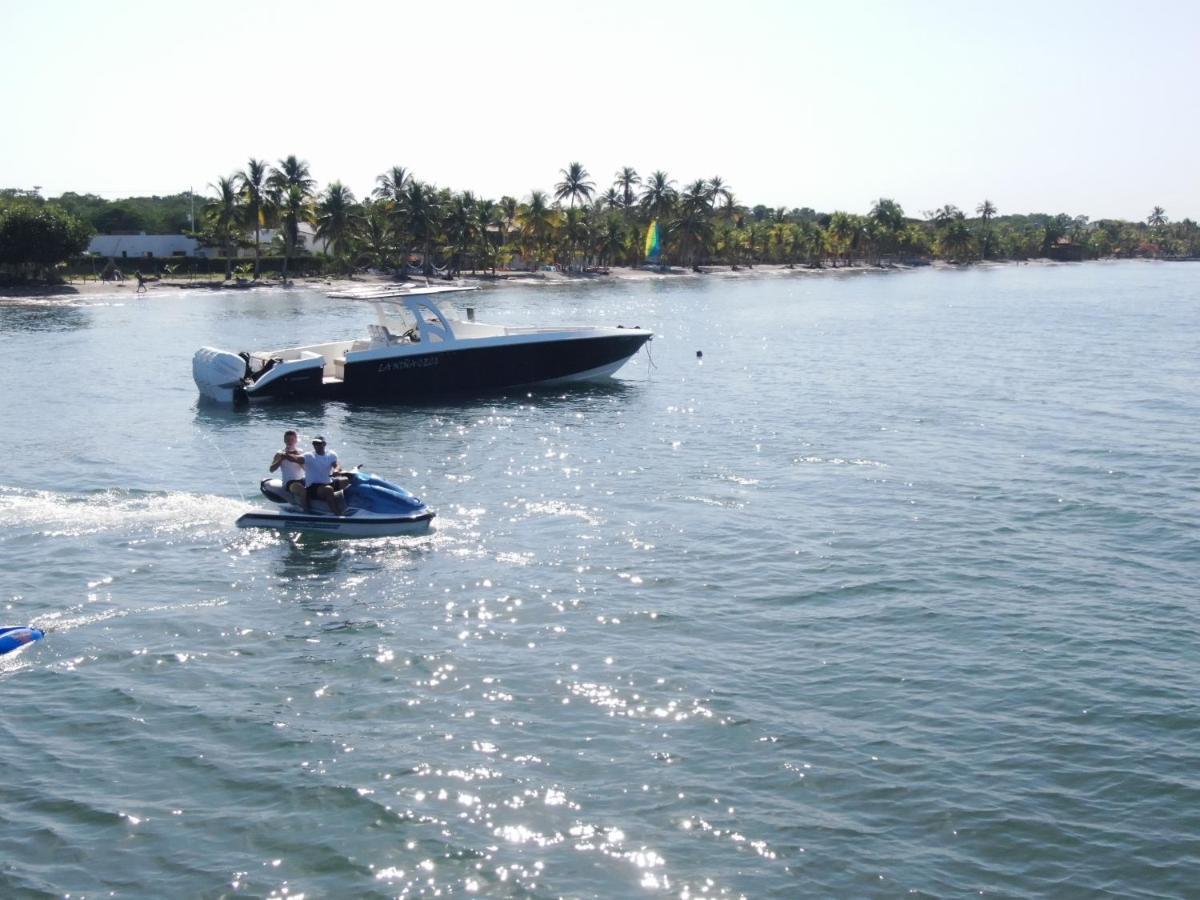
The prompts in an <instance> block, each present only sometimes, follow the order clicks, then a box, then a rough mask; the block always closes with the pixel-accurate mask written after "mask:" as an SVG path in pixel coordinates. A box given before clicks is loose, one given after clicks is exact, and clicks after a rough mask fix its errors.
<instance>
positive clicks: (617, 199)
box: [600, 187, 622, 209]
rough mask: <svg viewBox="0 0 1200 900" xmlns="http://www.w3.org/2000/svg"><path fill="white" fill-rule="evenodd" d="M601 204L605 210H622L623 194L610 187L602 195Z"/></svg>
mask: <svg viewBox="0 0 1200 900" xmlns="http://www.w3.org/2000/svg"><path fill="white" fill-rule="evenodd" d="M600 203H601V205H602V206H603V207H604V208H605V209H620V208H621V206H622V200H621V192H620V191H618V190H617V189H616V188H615V187H610V188H609V189H608V190H607V191H605V192H604V193H603V194H601V195H600Z"/></svg>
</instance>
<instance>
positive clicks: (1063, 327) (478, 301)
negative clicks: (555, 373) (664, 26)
mask: <svg viewBox="0 0 1200 900" xmlns="http://www.w3.org/2000/svg"><path fill="white" fill-rule="evenodd" d="M1197 272H1200V270H1197V269H1195V268H1194V267H1190V266H1189V265H1188V264H1160V265H1152V264H1142V263H1123V264H1089V265H1082V266H1054V267H1037V266H1029V267H1009V268H999V269H993V270H970V271H962V272H934V271H918V272H911V273H901V274H876V275H864V276H856V277H813V276H809V275H804V274H797V275H794V276H781V277H762V278H748V279H721V278H705V279H691V278H684V279H680V280H678V281H675V282H667V283H652V284H625V283H619V282H613V283H608V284H605V283H595V284H587V285H578V286H567V287H553V286H545V287H536V288H535V287H531V288H505V289H495V290H486V291H483V292H481V293H480V294H479V295H476V296H475V297H474V298H473V300H472V302H473V305H476V306H478V308H479V318H480V319H482V320H484V321H497V322H514V323H523V324H550V323H555V322H595V323H603V324H617V323H621V324H628V325H633V324H637V325H642V326H645V327H650V328H652V329H653V330H654V331H655V332H656V338H655V340H654V342H653V344H652V345H651V347H652V351H651V353H646V352H643V353H641V354H639V356H638V357H636V358H635V359H634V360H633V361H632V362H631V364H630V365H628V366H627V367H626V368H625V369H623V370H622V371H621V373H620V375H619V378H618V379H617V380H615V381H614V382H613V383H611V384H608V385H600V386H589V387H582V388H580V389H578V390H570V391H563V390H557V391H553V392H548V393H538V392H518V393H514V394H513V395H512V396H490V397H476V398H466V399H461V400H455V401H445V400H440V401H439V400H436V399H432V400H431V401H430V403H428V404H424V405H419V406H410V407H392V406H386V405H375V404H370V405H367V404H364V405H348V404H341V403H327V404H317V405H311V406H286V405H279V406H259V407H255V408H252V409H250V410H237V411H232V410H222V409H214V408H208V407H200V406H198V405H197V403H196V397H195V389H194V386H193V385H192V383H191V378H190V359H191V354H192V352H193V351H194V350H195V349H196V348H198V347H200V346H202V345H213V346H221V347H226V348H229V349H233V350H240V349H249V348H254V347H259V346H281V345H287V344H289V343H302V342H311V341H316V340H322V339H334V338H343V337H351V336H354V335H356V334H357V333H358V332H359V331H361V330H362V329H363V328H364V327H365V321H364V320H363V319H362V314H363V310H362V309H361V308H359V306H358V305H356V304H339V303H337V302H335V301H331V300H327V299H326V298H324V297H323V296H322V295H321V294H320V293H319V292H317V291H316V290H311V289H300V290H294V291H289V292H281V291H245V292H211V293H209V292H206V293H201V292H191V291H180V292H177V293H171V292H168V291H165V290H161V291H156V292H151V294H150V295H142V296H138V297H133V296H130V295H129V294H128V292H126V294H125V295H123V296H119V297H113V298H103V299H99V300H93V299H75V300H72V301H70V302H68V303H59V302H57V301H37V302H28V301H22V302H20V303H11V304H10V303H4V304H0V345H2V346H0V350H2V351H3V352H0V373H2V377H3V380H4V384H5V385H7V386H14V385H19V386H20V389H19V390H11V389H10V390H9V391H8V392H7V395H6V400H7V403H8V413H9V415H8V419H9V422H10V424H11V423H16V424H17V426H18V427H17V428H16V430H15V431H10V435H9V437H10V443H9V446H10V450H11V451H12V452H13V453H14V454H15V457H16V459H17V463H16V464H15V465H12V466H10V467H8V469H7V474H6V475H5V476H3V477H2V478H0V552H2V553H3V554H4V561H5V565H4V567H3V572H4V574H3V589H2V590H0V607H2V608H3V610H4V616H5V622H4V623H3V624H25V623H27V622H33V623H37V624H42V625H44V626H45V627H46V628H47V630H48V634H47V636H46V638H45V639H44V640H43V641H41V642H39V643H38V644H36V645H32V646H29V647H27V648H25V649H24V650H22V651H21V652H20V653H19V654H16V655H14V656H8V657H4V658H3V660H0V687H2V689H3V692H4V696H5V701H6V715H5V717H4V718H3V720H2V721H3V725H2V726H0V727H2V728H3V735H4V738H5V740H4V742H3V744H2V745H0V764H2V765H3V766H4V769H5V772H6V778H5V779H4V786H3V787H0V791H3V800H4V802H3V804H2V805H0V860H3V861H4V862H3V866H4V873H5V878H6V883H7V885H8V889H9V890H11V891H13V892H15V895H17V896H23V895H32V896H39V895H55V896H61V895H64V894H68V893H70V894H72V895H77V894H81V893H82V894H86V895H87V896H93V895H100V894H102V893H103V894H108V893H109V892H112V893H113V894H114V895H116V896H140V895H145V894H146V893H147V891H148V890H150V889H151V886H153V891H154V892H156V893H158V894H159V895H162V896H217V895H222V894H228V895H231V896H237V895H245V896H264V897H267V896H274V897H285V896H286V897H290V898H295V897H297V896H299V895H301V894H304V895H306V896H312V897H316V896H378V897H388V896H434V895H437V892H439V891H440V892H441V893H442V895H449V894H457V895H461V894H468V895H473V896H481V897H497V896H501V897H527V896H529V897H534V896H536V897H543V896H580V897H583V896H594V897H614V896H639V895H646V896H671V897H686V898H700V897H734V896H769V897H780V898H783V897H795V896H809V895H817V896H893V895H896V894H901V893H916V894H919V895H925V896H953V895H961V894H966V893H972V894H976V895H978V894H999V895H1004V896H1029V897H1033V896H1046V895H1050V894H1055V893H1079V894H1098V893H1111V894H1119V895H1121V896H1130V897H1134V896H1145V897H1151V896H1182V895H1186V894H1187V893H1189V892H1190V891H1191V890H1192V886H1193V885H1194V884H1195V882H1196V879H1197V877H1198V876H1200V868H1198V864H1197V861H1196V857H1195V854H1194V836H1195V834H1196V833H1197V832H1198V831H1200V813H1197V810H1198V809H1200V791H1198V788H1197V786H1196V784H1195V777H1194V773H1195V772H1196V771H1197V768H1198V764H1200V760H1198V758H1197V751H1196V749H1195V748H1196V738H1197V737H1198V736H1200V718H1198V716H1197V713H1196V708H1195V704H1194V702H1193V701H1194V697H1195V696H1196V693H1197V690H1198V689H1200V679H1198V674H1197V668H1196V666H1195V664H1194V657H1195V647H1196V641H1197V637H1198V634H1197V624H1196V623H1197V615H1196V612H1197V609H1196V604H1197V591H1196V575H1197V571H1196V560H1197V559H1200V543H1198V542H1197V539H1196V530H1195V529H1196V524H1197V515H1196V510H1197V501H1198V500H1200V478H1198V476H1197V465H1196V464H1197V454H1196V451H1195V449H1194V445H1195V439H1194V431H1195V422H1196V421H1198V420H1200V416H1198V413H1200V403H1198V401H1197V396H1198V395H1197V386H1198V385H1200V354H1198V353H1197V350H1198V349H1200V347H1198V345H1197V340H1196V335H1197V334H1200V328H1198V326H1200V304H1198V303H1197V301H1198V299H1200V293H1198V291H1197V288H1196V278H1195V274H1196V273H1197ZM697 351H702V356H701V357H698V356H697ZM289 427H295V428H298V429H299V430H300V431H301V432H302V433H303V434H304V435H306V436H308V435H313V434H317V433H324V434H327V435H329V437H330V441H331V445H332V446H333V447H334V449H335V450H337V452H338V453H339V456H340V457H341V459H342V460H343V462H345V463H347V464H350V465H353V464H357V463H364V464H366V465H367V467H368V468H369V469H371V470H373V471H375V472H376V473H378V474H379V475H381V476H383V477H385V478H389V479H393V480H396V481H398V482H399V483H401V484H403V485H405V486H406V487H407V488H409V489H410V490H412V491H413V492H414V493H416V494H417V495H419V496H421V497H422V498H423V499H425V500H426V501H427V502H429V503H430V504H431V505H432V506H433V507H434V508H435V509H436V510H437V511H438V518H437V520H436V528H435V530H434V531H433V532H432V533H431V534H429V535H427V536H420V537H405V538H379V539H373V540H356V541H330V540H324V539H320V538H312V537H302V536H284V535H278V534H274V533H267V532H261V533H259V532H252V531H239V530H237V529H235V528H234V527H233V521H234V520H235V519H236V518H237V516H238V515H239V514H240V513H241V512H242V511H244V510H245V509H246V508H247V506H248V505H249V504H252V503H254V502H256V501H255V500H254V497H255V496H256V493H257V482H258V479H259V478H261V477H263V476H264V474H265V469H266V465H267V463H268V462H269V460H270V457H271V453H272V452H273V450H274V449H275V447H276V445H277V443H278V442H279V441H280V439H281V434H282V431H283V430H284V429H285V428H289ZM242 494H244V495H245V496H246V497H247V498H249V501H248V502H247V501H244V500H243V499H242V496H241V495H242ZM99 860H106V861H107V862H105V864H104V865H99V864H98V861H99Z"/></svg>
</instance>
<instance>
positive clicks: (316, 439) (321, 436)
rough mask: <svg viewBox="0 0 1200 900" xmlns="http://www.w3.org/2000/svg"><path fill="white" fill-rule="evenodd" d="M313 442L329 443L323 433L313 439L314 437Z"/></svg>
mask: <svg viewBox="0 0 1200 900" xmlns="http://www.w3.org/2000/svg"><path fill="white" fill-rule="evenodd" d="M312 442H313V443H314V444H327V443H329V442H328V441H326V440H325V436H324V435H322V434H318V435H317V436H316V437H315V438H313V439H312Z"/></svg>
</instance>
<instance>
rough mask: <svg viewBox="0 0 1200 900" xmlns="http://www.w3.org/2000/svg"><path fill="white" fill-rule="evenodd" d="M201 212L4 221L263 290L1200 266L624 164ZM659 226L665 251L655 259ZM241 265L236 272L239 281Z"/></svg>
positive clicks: (222, 205) (1127, 249) (153, 203)
mask: <svg viewBox="0 0 1200 900" xmlns="http://www.w3.org/2000/svg"><path fill="white" fill-rule="evenodd" d="M196 202H197V201H196V198H194V197H191V196H189V195H188V194H180V195H174V196H172V197H163V198H129V199H126V200H119V201H111V202H110V201H105V200H103V199H101V198H99V197H96V196H94V195H79V194H64V195H62V196H61V197H57V198H53V199H51V200H43V199H42V198H41V197H40V196H39V195H37V194H34V193H31V192H21V191H12V190H9V191H3V192H0V209H4V208H17V207H22V208H28V209H45V210H57V211H58V213H61V214H63V215H69V216H71V217H72V219H73V220H74V221H78V223H79V224H80V227H81V228H83V229H85V230H94V231H99V232H122V231H126V232H127V231H133V232H135V233H136V232H137V231H147V232H152V233H153V232H155V231H158V232H168V231H174V232H176V233H178V232H187V233H193V234H195V235H196V236H198V237H199V238H201V240H203V241H204V242H205V243H207V244H209V245H210V246H212V247H214V248H216V249H217V250H218V251H219V252H218V253H217V254H210V255H219V256H222V257H224V258H226V259H229V258H231V257H235V256H250V255H252V256H253V257H254V265H253V272H254V276H255V277H258V276H259V275H260V274H261V265H260V263H261V259H262V256H263V252H264V250H265V251H266V252H268V253H269V254H271V255H272V256H277V257H278V258H279V263H278V269H279V271H280V274H281V275H282V277H283V278H285V279H286V278H287V275H288V271H289V268H290V266H291V264H292V262H293V260H294V259H295V258H296V257H297V256H305V257H306V258H308V257H310V256H311V255H312V254H314V253H316V254H318V255H319V256H321V257H322V258H324V260H325V265H324V267H325V269H326V270H327V271H338V272H343V273H353V272H354V271H356V270H362V269H367V268H372V269H378V270H390V271H394V270H398V269H403V268H407V267H411V268H412V269H413V270H414V271H421V272H424V273H425V274H427V275H429V274H433V273H434V272H439V273H447V274H452V275H453V274H458V273H461V272H464V271H480V270H490V271H495V270H497V269H499V268H502V267H509V266H511V267H514V268H541V267H544V266H553V267H559V268H563V269H567V270H576V271H578V270H583V269H594V268H602V267H607V266H618V265H620V266H638V265H645V264H651V265H659V266H686V267H693V268H700V267H703V266H718V265H724V266H733V267H739V268H740V267H752V266H754V265H758V264H766V263H773V264H783V265H789V266H798V265H800V266H813V267H820V266H827V267H840V266H850V265H888V264H893V263H920V262H925V261H929V260H932V259H941V260H946V261H950V262H954V263H970V262H975V261H980V260H1020V259H1030V258H1036V257H1046V256H1049V257H1052V258H1058V259H1089V258H1098V257H1109V256H1118V257H1134V256H1143V257H1196V256H1200V227H1198V226H1197V224H1196V223H1195V222H1193V221H1191V220H1190V219H1183V220H1182V221H1179V222H1173V221H1171V219H1170V218H1169V217H1168V216H1167V213H1166V211H1165V210H1164V209H1163V208H1162V207H1159V206H1155V207H1154V208H1153V209H1152V211H1151V212H1150V213H1149V215H1147V217H1146V219H1145V220H1144V221H1138V222H1129V221H1124V220H1115V219H1102V220H1098V221H1092V220H1089V219H1088V218H1087V217H1086V216H1070V215H1066V214H1058V215H1050V214H1040V213H1038V214H1028V215H1020V214H1007V215H1001V212H1000V210H998V209H997V207H996V204H994V203H993V202H992V201H991V200H988V199H984V200H982V201H980V202H979V203H978V204H977V205H976V206H975V207H974V215H969V214H968V213H967V212H965V211H964V210H962V209H959V208H958V207H957V206H954V205H953V204H946V205H944V206H942V207H939V208H937V209H934V210H929V211H926V212H922V213H921V214H920V215H912V214H910V213H907V212H906V211H905V210H904V209H903V208H902V207H901V206H900V204H899V203H897V202H896V201H895V200H894V199H892V198H888V197H880V198H878V199H877V200H875V201H874V202H873V203H872V204H871V206H870V208H869V210H868V211H867V212H866V213H865V214H859V213H854V212H849V211H846V210H834V211H831V212H818V211H816V210H814V209H812V208H809V207H798V208H797V207H793V208H787V207H768V206H764V205H756V206H748V205H746V204H743V203H741V202H740V201H739V199H738V198H737V196H736V194H735V193H734V190H733V188H732V186H731V185H730V184H729V183H728V182H727V181H726V180H725V179H724V178H722V177H720V176H712V177H709V178H700V179H695V180H692V181H690V182H683V183H681V182H679V181H678V180H676V179H675V178H672V177H671V176H670V175H669V174H668V173H667V172H666V171H663V170H655V171H651V172H648V173H645V174H642V173H639V172H638V171H637V170H636V169H635V168H633V167H632V166H623V167H621V168H620V169H618V170H617V171H616V172H614V173H613V175H612V177H611V179H610V180H605V179H603V178H599V177H597V176H596V175H594V174H593V173H592V172H589V171H588V169H587V168H586V167H585V166H584V165H583V164H582V163H580V162H578V161H572V162H570V163H568V164H567V165H566V166H565V167H563V168H562V169H561V170H560V171H559V177H558V179H557V181H556V182H555V184H554V186H553V190H552V191H550V192H546V191H544V190H541V189H538V188H534V189H532V190H530V191H529V192H528V193H527V194H525V195H524V196H523V197H514V196H504V197H500V198H499V199H490V198H486V197H480V196H477V195H476V194H474V193H473V192H471V191H456V190H452V189H449V188H444V187H438V186H437V185H434V184H431V183H429V182H427V181H423V180H420V179H419V178H417V177H416V175H415V174H414V173H413V172H412V171H410V170H409V169H407V168H405V167H403V166H400V165H394V166H391V167H390V168H388V169H387V170H386V171H384V172H382V173H381V174H380V175H379V176H378V178H377V179H376V182H375V187H374V190H373V191H372V192H371V193H370V194H369V195H366V196H363V197H362V198H361V199H359V198H358V197H356V196H355V194H354V193H353V192H352V191H351V190H350V189H349V188H348V187H347V186H346V185H344V184H343V183H342V182H340V181H336V180H335V181H333V182H331V183H329V184H328V185H327V186H326V187H325V188H324V189H323V190H319V189H318V185H317V182H316V180H315V179H314V178H313V176H312V173H311V171H310V168H309V165H308V163H307V162H306V161H305V160H303V159H301V158H300V157H298V156H295V155H292V156H287V157H284V158H282V159H280V160H278V161H277V162H276V163H275V164H274V165H271V164H269V163H268V162H266V161H264V160H261V159H256V158H253V157H251V158H249V159H248V160H247V162H246V164H245V165H244V167H242V168H241V169H240V170H237V171H236V172H232V173H230V174H228V175H223V176H220V177H218V178H217V179H216V180H214V182H213V183H212V185H210V196H209V197H207V198H201V199H200V200H199V215H197V216H196V220H195V221H194V222H193V219H192V214H193V206H194V204H195V203H196ZM58 213H55V215H57V214H58ZM651 223H654V224H655V226H656V228H657V232H658V237H659V246H660V247H661V253H660V254H659V255H658V256H657V257H656V258H654V259H650V260H647V259H646V257H645V246H646V244H645V237H646V232H647V229H648V228H649V226H650V225H651ZM72 252H73V253H78V252H79V251H78V250H73V251H72ZM8 255H9V258H11V256H12V253H11V251H9V254H8ZM45 255H46V254H43V256H45ZM50 255H53V254H50ZM231 266H232V264H231V263H227V264H226V266H225V269H226V277H229V275H230V274H232V268H231ZM247 267H248V263H247ZM239 271H240V272H245V271H246V268H244V267H243V268H239Z"/></svg>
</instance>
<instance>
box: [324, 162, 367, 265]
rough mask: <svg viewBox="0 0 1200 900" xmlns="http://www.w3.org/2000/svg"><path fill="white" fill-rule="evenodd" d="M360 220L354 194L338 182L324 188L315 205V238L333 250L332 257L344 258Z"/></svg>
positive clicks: (360, 215) (360, 216) (359, 212)
mask: <svg viewBox="0 0 1200 900" xmlns="http://www.w3.org/2000/svg"><path fill="white" fill-rule="evenodd" d="M361 220H362V213H361V210H360V209H359V208H358V206H357V205H356V204H355V202H354V194H353V193H351V191H350V189H349V188H348V187H346V186H345V185H344V184H342V183H341V182H340V181H335V182H333V183H331V184H330V185H329V187H327V188H325V193H324V194H322V195H321V200H320V202H319V203H318V204H317V237H319V238H320V239H321V240H323V241H325V243H326V244H327V245H328V246H329V247H331V248H332V249H333V256H334V257H335V258H337V259H339V260H344V259H345V258H346V256H347V255H348V254H347V250H348V244H349V242H350V239H351V238H352V237H353V236H354V233H355V232H356V231H357V229H358V226H359V224H360V222H361Z"/></svg>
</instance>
